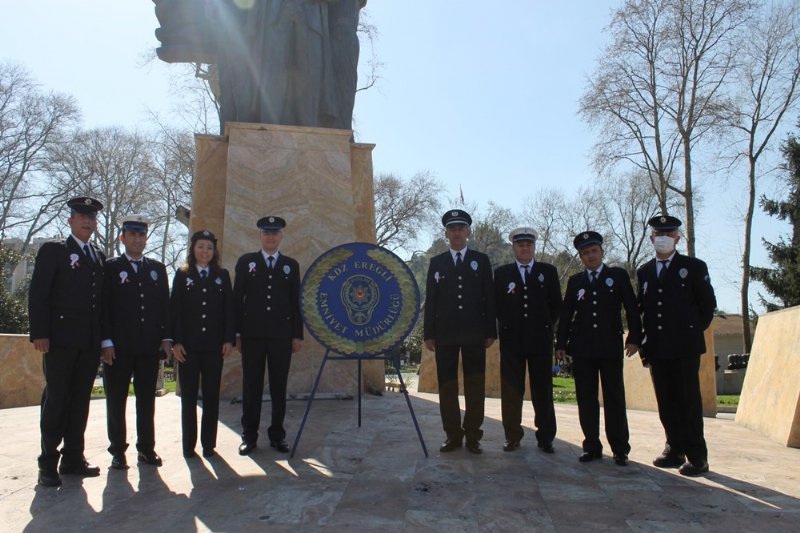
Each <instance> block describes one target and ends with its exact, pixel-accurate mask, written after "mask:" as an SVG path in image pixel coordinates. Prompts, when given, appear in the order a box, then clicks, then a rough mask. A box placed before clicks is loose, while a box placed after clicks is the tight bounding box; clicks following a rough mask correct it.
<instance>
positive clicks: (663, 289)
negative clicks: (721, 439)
mask: <svg viewBox="0 0 800 533" xmlns="http://www.w3.org/2000/svg"><path fill="white" fill-rule="evenodd" d="M648 224H649V225H650V227H651V229H652V231H651V235H650V241H651V242H652V243H653V247H654V248H655V252H656V257H655V258H654V259H651V260H650V261H648V262H647V263H645V264H644V265H643V266H642V267H641V268H639V270H638V271H637V273H636V275H637V278H638V281H639V294H638V299H639V308H640V310H641V312H642V322H643V325H644V340H643V342H642V346H641V356H642V358H643V360H644V361H645V362H646V364H649V365H650V369H651V372H652V376H653V387H654V388H655V393H656V401H657V403H658V415H659V418H660V419H661V424H662V425H663V426H664V432H665V433H666V437H667V442H666V447H665V448H664V452H663V453H662V454H661V455H659V456H658V457H656V458H655V460H654V461H653V464H654V465H655V466H657V467H659V468H680V473H681V474H683V475H685V476H698V475H700V474H702V473H704V472H708V449H707V448H706V441H705V438H704V437H703V403H702V399H701V398H700V377H699V372H700V355H701V354H702V353H703V352H705V351H706V345H705V339H704V336H703V332H704V331H705V330H706V328H708V326H709V325H710V324H711V319H712V318H713V316H714V308H715V307H716V305H717V300H716V298H715V296H714V289H713V287H712V286H711V280H710V278H709V276H708V268H707V267H706V264H705V263H704V262H703V261H701V260H699V259H696V258H694V257H688V256H684V255H681V254H679V253H678V252H677V251H676V250H675V246H676V244H677V243H678V241H679V240H680V234H679V232H678V228H679V227H680V226H681V221H680V220H678V219H677V218H675V217H673V216H669V215H660V216H656V217H653V218H651V219H650V220H649V221H648Z"/></svg>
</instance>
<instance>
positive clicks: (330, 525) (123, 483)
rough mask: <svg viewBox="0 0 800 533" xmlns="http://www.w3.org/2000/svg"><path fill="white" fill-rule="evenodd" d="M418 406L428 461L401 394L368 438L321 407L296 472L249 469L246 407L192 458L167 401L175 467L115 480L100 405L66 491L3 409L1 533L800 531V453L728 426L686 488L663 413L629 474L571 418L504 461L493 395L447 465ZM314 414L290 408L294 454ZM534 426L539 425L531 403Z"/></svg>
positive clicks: (258, 465) (266, 466) (640, 422)
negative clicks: (84, 465)
mask: <svg viewBox="0 0 800 533" xmlns="http://www.w3.org/2000/svg"><path fill="white" fill-rule="evenodd" d="M462 400H463V398H462ZM412 402H413V405H414V410H415V412H416V415H417V417H418V419H419V421H420V425H421V426H422V431H423V435H424V437H425V439H426V443H427V445H428V449H429V451H430V457H429V458H427V459H426V458H425V457H424V456H423V453H422V449H421V447H420V444H419V441H418V440H417V437H416V434H415V432H414V428H413V424H412V422H411V418H410V415H409V412H408V409H407V407H406V404H405V401H404V399H403V397H402V395H401V394H399V393H386V394H385V395H384V396H382V397H375V396H365V397H364V404H363V415H362V416H363V418H362V427H361V428H358V427H357V409H356V406H357V404H356V402H355V401H342V400H319V401H316V402H315V403H314V405H313V407H312V410H311V415H310V418H309V422H308V424H307V426H306V430H305V432H304V434H303V436H302V439H301V441H300V445H299V447H298V450H297V454H296V456H295V458H294V459H291V460H288V456H287V455H281V454H277V453H276V452H275V451H274V450H272V449H270V448H269V447H268V446H266V447H261V448H259V449H258V450H257V451H256V452H255V453H254V454H253V455H251V456H249V457H240V456H239V455H238V454H237V450H236V448H237V446H238V444H239V437H238V427H239V422H238V419H239V416H240V408H241V406H240V405H230V404H224V405H223V406H222V409H221V418H222V424H223V425H222V426H221V427H220V435H219V447H218V452H219V455H218V456H217V457H216V458H214V459H212V460H210V461H208V460H205V459H200V458H195V459H192V460H185V459H184V458H183V456H182V454H181V444H180V399H179V398H176V397H175V396H174V395H172V394H169V395H167V396H164V397H162V398H159V399H158V400H157V404H156V405H157V407H156V409H157V422H156V435H157V441H158V442H157V447H156V449H157V451H158V453H159V454H160V455H161V456H162V457H163V458H164V466H163V467H162V468H158V469H157V468H153V467H150V466H147V465H143V466H141V467H139V466H137V465H136V463H135V452H134V451H133V446H131V449H130V450H129V451H128V461H129V463H131V464H132V466H131V468H130V469H129V470H127V471H113V470H108V469H107V467H108V465H109V462H110V457H109V455H108V454H107V453H106V452H105V446H106V444H105V423H104V421H105V405H104V402H103V401H102V400H101V401H94V402H93V403H92V407H91V414H90V421H89V428H88V431H87V446H88V447H87V450H86V455H87V457H88V459H89V461H90V462H91V463H93V464H97V465H99V466H101V467H102V472H101V475H100V477H97V478H89V479H76V478H74V477H65V478H64V485H63V487H61V488H60V489H43V488H39V487H37V485H36V462H35V458H36V455H37V453H38V438H39V437H38V417H39V414H38V408H36V407H26V408H18V409H6V410H2V411H0V433H2V435H3V437H2V441H0V442H1V444H0V531H3V532H15V531H83V530H86V531H114V532H115V533H123V532H128V531H131V532H134V531H136V532H139V531H149V532H159V531H170V532H183V531H264V530H269V531H293V532H298V531H314V530H321V529H336V530H341V531H348V530H350V531H388V530H396V531H457V532H461V531H558V532H561V531H594V530H599V531H726V532H728V531H794V532H796V531H800V450H799V449H793V448H786V447H783V446H780V445H779V444H777V443H775V442H773V441H771V440H769V439H767V438H766V437H763V436H761V435H759V434H756V433H753V432H752V431H750V430H748V429H745V428H743V427H740V426H738V425H736V424H735V423H734V422H733V420H732V417H731V415H723V417H721V418H718V419H706V437H707V440H708V444H709V449H710V457H709V462H710V464H711V473H710V474H709V475H708V476H707V477H705V478H698V479H687V478H684V477H682V476H680V475H678V474H677V472H676V471H675V470H668V471H664V470H659V469H657V468H654V467H652V466H651V461H652V458H653V457H654V456H656V455H657V454H658V453H659V452H660V451H661V448H662V446H663V435H662V432H661V429H660V425H659V422H658V417H657V416H656V414H655V413H650V412H640V411H630V412H629V420H630V425H631V445H632V447H633V450H632V453H631V460H632V462H631V464H630V465H629V466H627V467H619V466H616V465H615V464H614V463H613V461H612V460H611V459H610V457H608V456H607V457H606V458H604V459H603V460H602V461H595V462H592V463H588V464H582V463H579V462H578V461H577V456H578V455H579V453H580V450H579V443H580V440H581V434H580V428H579V426H578V422H577V408H576V407H575V406H570V405H558V406H557V407H556V414H557V417H558V424H559V432H558V438H557V440H556V442H555V446H556V453H555V454H553V455H547V454H544V453H542V452H540V451H539V450H538V449H537V448H536V446H535V444H534V443H535V439H534V438H533V435H532V433H531V432H530V431H529V432H528V433H527V435H526V438H525V439H523V441H522V447H521V448H520V449H519V450H517V451H516V452H513V453H504V452H503V451H502V449H501V448H502V444H503V435H502V426H501V424H500V401H499V400H495V399H489V400H487V402H486V415H487V418H486V422H485V425H484V429H485V432H486V435H485V437H484V440H483V445H484V453H483V454H482V455H480V456H475V455H472V454H469V453H468V452H467V451H466V450H464V449H463V448H462V449H461V450H457V451H455V452H452V453H449V454H440V453H439V452H438V446H439V444H440V442H441V440H442V437H443V435H442V431H441V426H440V421H439V412H438V404H437V403H436V396H435V395H431V394H423V393H413V395H412ZM132 404H133V402H129V411H128V413H129V414H128V420H129V431H130V427H131V426H133V409H132V408H133V405H132ZM304 409H305V402H302V401H291V402H289V410H288V420H287V422H288V424H287V426H288V428H289V431H290V436H291V438H290V439H289V444H290V445H291V444H292V440H293V438H294V432H295V431H296V430H297V427H298V426H299V421H300V419H301V418H302V415H303V412H304ZM268 413H269V404H268V403H267V404H265V412H264V416H265V419H266V420H268ZM523 416H524V423H525V425H526V427H530V425H531V424H532V418H533V413H532V408H531V406H530V404H527V405H526V406H525V411H524V413H523ZM265 427H266V426H262V429H264V431H263V433H266V431H265ZM132 441H135V439H132ZM198 451H199V448H198ZM607 452H608V451H607Z"/></svg>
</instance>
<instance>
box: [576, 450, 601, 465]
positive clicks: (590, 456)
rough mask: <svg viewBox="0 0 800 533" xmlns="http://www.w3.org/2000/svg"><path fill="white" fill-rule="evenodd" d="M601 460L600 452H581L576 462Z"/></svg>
mask: <svg viewBox="0 0 800 533" xmlns="http://www.w3.org/2000/svg"><path fill="white" fill-rule="evenodd" d="M602 458H603V452H602V450H595V451H593V452H583V453H582V454H581V455H580V456H579V457H578V461H580V462H582V463H588V462H589V461H594V460H595V459H602Z"/></svg>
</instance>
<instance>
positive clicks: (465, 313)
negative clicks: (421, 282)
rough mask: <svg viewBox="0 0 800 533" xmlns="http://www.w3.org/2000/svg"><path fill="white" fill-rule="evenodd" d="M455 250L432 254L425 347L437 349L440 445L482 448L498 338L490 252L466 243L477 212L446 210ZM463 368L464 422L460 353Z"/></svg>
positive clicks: (472, 449)
mask: <svg viewBox="0 0 800 533" xmlns="http://www.w3.org/2000/svg"><path fill="white" fill-rule="evenodd" d="M442 224H443V225H444V227H445V237H446V238H447V240H448V241H449V242H450V250H448V251H446V252H444V253H442V254H439V255H437V256H435V257H433V258H431V261H430V265H429V266H428V279H427V283H426V290H425V318H424V339H425V347H426V348H427V349H428V350H431V351H433V352H435V356H436V377H437V380H438V383H439V411H440V413H441V416H442V425H443V427H444V431H445V434H446V436H447V437H446V440H445V442H444V443H443V444H442V446H441V447H440V448H439V451H441V452H450V451H453V450H455V449H456V448H460V447H461V444H462V439H463V438H464V437H466V441H467V449H468V450H469V451H470V452H472V453H481V452H482V451H483V450H482V449H481V445H480V440H481V437H483V430H481V425H482V424H483V408H484V400H485V386H486V348H488V347H489V346H491V345H492V343H494V341H495V339H496V338H497V325H496V323H495V311H494V299H493V298H492V266H491V263H490V261H489V257H488V256H487V255H486V254H483V253H480V252H476V251H475V250H470V249H468V248H467V239H468V238H469V235H470V225H471V224H472V217H470V216H469V214H468V213H467V212H466V211H462V210H460V209H453V210H452V211H448V212H447V213H445V214H444V215H443V216H442ZM459 352H460V353H461V358H462V366H463V371H464V400H465V402H466V410H465V411H464V423H463V426H462V424H461V410H460V407H459V405H458V354H459Z"/></svg>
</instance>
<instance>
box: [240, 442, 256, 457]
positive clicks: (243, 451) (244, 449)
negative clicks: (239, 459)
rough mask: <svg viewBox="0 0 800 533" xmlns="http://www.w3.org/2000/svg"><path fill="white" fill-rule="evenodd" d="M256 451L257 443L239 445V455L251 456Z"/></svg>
mask: <svg viewBox="0 0 800 533" xmlns="http://www.w3.org/2000/svg"><path fill="white" fill-rule="evenodd" d="M255 449H256V443H255V442H243V443H241V444H240V445H239V455H249V454H250V452H252V451H253V450H255Z"/></svg>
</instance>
